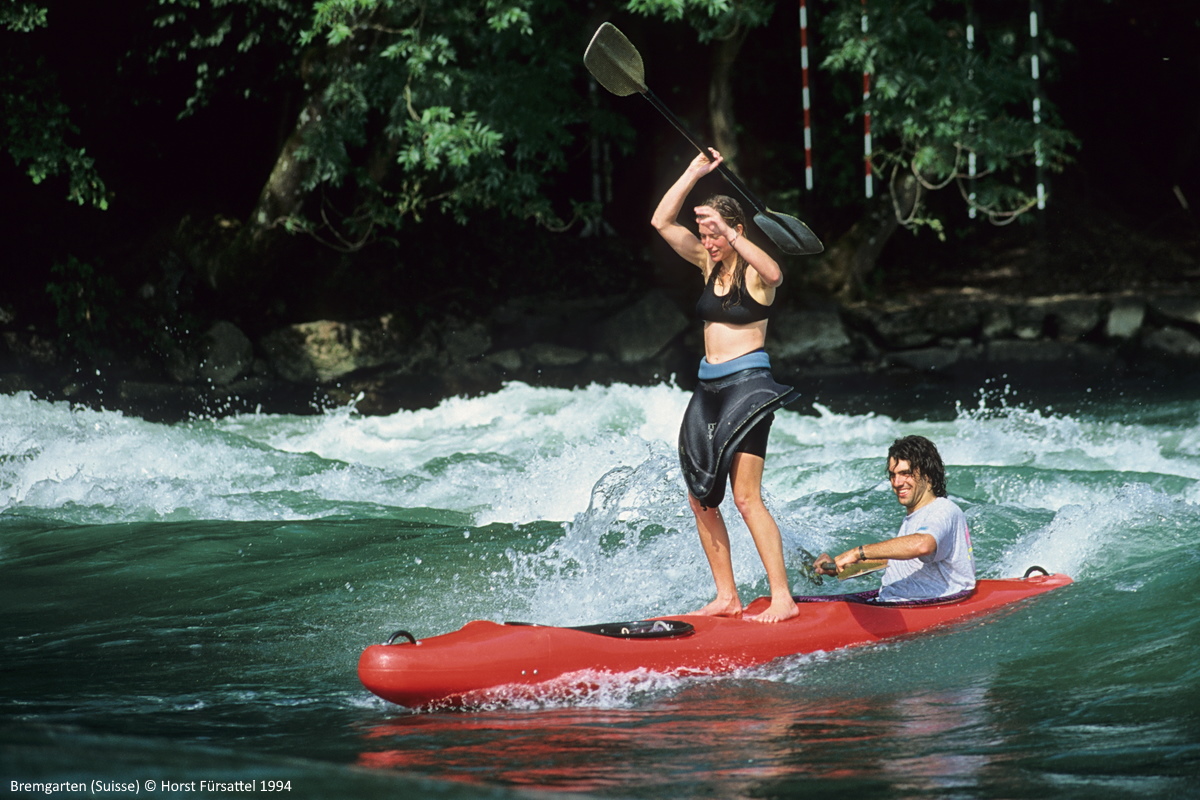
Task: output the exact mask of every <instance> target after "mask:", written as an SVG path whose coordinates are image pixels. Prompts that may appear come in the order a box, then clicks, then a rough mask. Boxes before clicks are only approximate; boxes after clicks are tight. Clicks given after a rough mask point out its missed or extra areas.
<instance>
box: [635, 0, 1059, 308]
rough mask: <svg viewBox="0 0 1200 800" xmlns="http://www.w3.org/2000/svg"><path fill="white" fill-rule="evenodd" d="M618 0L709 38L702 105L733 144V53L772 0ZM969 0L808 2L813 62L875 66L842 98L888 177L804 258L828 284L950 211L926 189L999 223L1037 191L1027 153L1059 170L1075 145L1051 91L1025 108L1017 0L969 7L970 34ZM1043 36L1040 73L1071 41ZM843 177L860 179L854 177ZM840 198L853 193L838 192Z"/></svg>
mask: <svg viewBox="0 0 1200 800" xmlns="http://www.w3.org/2000/svg"><path fill="white" fill-rule="evenodd" d="M625 5H626V8H627V9H629V10H631V11H635V12H638V13H642V14H648V15H654V16H658V17H661V18H662V19H665V20H678V19H686V20H687V21H688V22H689V23H690V24H691V25H692V26H693V28H694V29H695V31H696V34H697V37H698V40H699V41H700V42H701V43H713V45H714V47H715V48H716V49H715V51H714V69H713V75H712V81H711V88H710V92H709V106H710V116H711V119H712V127H713V132H714V138H715V139H716V142H717V144H718V146H719V147H720V148H721V150H722V153H723V154H725V155H727V156H728V155H731V154H736V152H737V147H736V144H737V143H736V139H735V138H734V131H735V130H736V125H735V122H734V114H733V107H732V99H731V98H732V92H731V90H730V89H729V86H730V80H729V75H730V73H731V72H732V67H731V64H732V61H733V60H734V59H736V58H739V52H740V50H741V46H742V43H743V42H744V40H745V37H746V34H747V32H748V31H750V30H751V29H753V28H755V27H759V26H762V25H764V24H766V23H767V22H768V20H769V18H770V17H771V15H772V11H773V10H774V5H773V4H771V3H764V2H759V0H741V1H740V2H739V1H738V0H627V2H626V3H625ZM971 6H972V3H971V2H970V0H867V3H866V4H865V5H864V3H863V2H862V0H814V2H811V3H810V4H809V8H810V19H812V20H814V21H817V22H818V25H819V31H820V33H821V34H822V35H821V45H822V48H823V50H824V51H825V52H826V54H827V55H826V56H825V57H824V59H823V60H822V61H821V63H820V65H819V69H820V70H821V71H823V72H824V73H825V74H826V75H827V76H836V75H839V74H845V75H847V76H849V77H850V78H851V80H848V81H845V85H846V86H847V87H849V86H854V85H856V84H857V81H856V80H854V79H856V78H858V76H861V75H862V74H863V73H864V72H865V73H870V75H871V81H872V87H871V92H870V96H869V99H867V100H865V101H864V100H862V99H861V98H860V97H857V96H851V95H850V92H849V91H847V92H846V93H845V94H844V96H842V97H840V98H839V99H840V101H841V102H842V103H843V104H844V106H845V107H846V108H847V113H846V118H847V120H848V122H849V123H850V124H851V125H854V126H855V127H856V128H857V126H858V125H859V124H861V122H860V121H861V119H862V117H863V114H864V113H870V114H871V120H872V137H873V146H874V149H873V152H872V153H871V163H872V165H873V167H874V171H875V173H876V174H877V175H880V176H882V180H883V189H884V191H883V192H881V196H880V197H879V199H878V200H876V201H875V202H874V203H869V204H868V205H867V206H866V207H865V208H864V209H863V216H862V218H861V220H860V221H859V222H858V223H857V224H856V225H854V226H853V227H852V228H851V229H850V230H849V231H848V232H847V234H846V235H845V236H843V237H841V238H840V239H839V240H838V241H836V242H832V243H827V245H829V246H828V248H827V251H826V253H825V254H824V255H823V256H822V257H820V258H819V259H816V260H815V261H814V262H812V263H811V266H812V269H811V270H809V272H810V274H811V275H812V276H814V282H816V283H817V284H819V285H820V286H822V287H823V288H825V289H826V290H828V291H831V292H833V293H838V294H852V293H854V292H856V291H858V289H859V288H860V287H861V284H862V282H863V279H864V278H865V277H866V275H867V274H869V273H870V272H871V271H872V270H873V269H874V266H875V263H876V261H877V259H878V257H879V255H880V252H881V251H882V249H883V247H884V245H885V244H886V243H887V241H888V240H889V238H890V237H891V235H892V234H893V233H894V232H895V231H896V230H897V229H898V228H899V227H901V226H904V227H908V228H913V229H916V228H921V227H928V228H931V229H933V230H934V231H936V232H937V233H938V234H939V235H942V234H943V231H944V228H945V224H946V221H945V218H944V214H945V212H944V211H939V210H937V209H934V208H932V207H931V206H930V204H929V203H928V202H927V198H928V195H929V193H930V192H933V191H936V190H937V189H940V188H947V187H956V188H957V189H958V191H959V193H960V195H961V197H962V200H963V201H964V202H965V203H966V204H968V205H969V206H971V207H973V208H974V209H976V211H977V212H979V213H981V214H983V215H984V216H986V217H987V218H989V219H991V220H992V221H993V222H996V223H998V224H1003V223H1006V222H1009V221H1012V220H1013V219H1015V218H1017V217H1018V216H1020V215H1021V214H1022V213H1024V212H1025V211H1028V210H1029V209H1030V208H1032V207H1033V206H1034V204H1035V203H1036V202H1037V200H1036V196H1035V194H1036V189H1035V187H1034V185H1033V184H1034V175H1035V173H1036V169H1037V167H1035V163H1036V164H1038V165H1040V167H1041V168H1042V169H1045V170H1049V171H1060V170H1061V169H1062V168H1063V166H1064V165H1065V164H1067V163H1068V162H1069V160H1070V151H1071V150H1072V149H1073V148H1074V147H1077V146H1078V141H1077V140H1076V139H1075V137H1074V136H1073V135H1072V134H1071V133H1070V132H1069V131H1067V130H1065V129H1064V128H1063V127H1062V124H1061V122H1060V121H1059V119H1058V116H1057V113H1056V111H1055V109H1054V107H1053V105H1052V104H1051V103H1050V102H1049V101H1048V100H1047V99H1046V98H1044V97H1039V98H1038V100H1039V102H1040V117H1041V119H1040V121H1039V122H1037V123H1035V122H1034V120H1033V118H1032V114H1031V111H1030V109H1031V107H1032V104H1033V101H1034V98H1035V91H1036V87H1035V84H1034V81H1033V80H1032V79H1031V77H1030V63H1029V60H1030V57H1031V53H1030V46H1029V41H1028V40H1029V37H1028V34H1027V33H1025V32H1024V31H1026V30H1027V26H1028V16H1027V13H1026V10H1025V9H1024V7H1016V6H1011V7H1010V4H1009V5H1006V4H992V6H991V7H989V9H988V12H989V13H988V14H987V15H985V16H983V17H982V18H981V19H979V21H978V22H979V24H978V25H977V31H978V33H977V35H976V40H975V42H974V43H973V46H972V45H969V44H968V41H967V36H966V31H965V28H966V21H967V16H968V14H969V13H972V8H971ZM864 13H866V15H867V19H868V26H867V32H866V33H864V32H863V15H864ZM789 14H790V10H789ZM1042 37H1043V38H1044V39H1045V40H1046V42H1045V46H1044V50H1043V52H1041V53H1040V54H1039V55H1040V57H1041V59H1040V66H1041V69H1042V71H1043V73H1046V72H1048V68H1052V67H1053V64H1054V61H1053V58H1052V57H1053V55H1054V52H1055V50H1057V49H1059V48H1064V47H1066V46H1067V45H1066V44H1065V43H1063V42H1059V41H1057V40H1055V39H1053V37H1050V36H1048V34H1047V32H1045V31H1043V32H1042ZM971 156H974V163H975V165H976V167H977V169H976V172H975V173H974V174H973V175H972V174H970V173H969V171H968V167H967V164H968V162H969V160H970V159H971ZM849 163H850V164H853V163H854V162H853V160H851V162H849ZM860 163H861V162H860ZM851 169H856V167H853V166H851ZM860 174H861V173H860ZM840 184H841V185H843V186H846V187H849V186H854V187H855V188H857V187H859V186H861V183H859V182H858V181H846V180H842V181H840ZM836 200H837V201H838V202H841V203H846V202H857V200H851V197H848V196H845V195H843V196H841V197H839V198H836Z"/></svg>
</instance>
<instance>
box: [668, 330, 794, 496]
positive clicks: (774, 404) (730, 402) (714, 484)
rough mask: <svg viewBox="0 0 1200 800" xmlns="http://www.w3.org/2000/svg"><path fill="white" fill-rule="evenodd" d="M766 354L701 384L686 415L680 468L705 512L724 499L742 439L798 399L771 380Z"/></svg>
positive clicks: (754, 354) (788, 390)
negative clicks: (759, 423) (732, 463)
mask: <svg viewBox="0 0 1200 800" xmlns="http://www.w3.org/2000/svg"><path fill="white" fill-rule="evenodd" d="M765 355H766V354H765V353H761V354H760V353H750V354H748V356H755V358H753V359H750V358H749V357H748V356H742V357H741V358H744V359H747V363H749V364H751V365H753V366H750V367H749V368H747V369H741V370H739V371H736V372H733V373H732V374H729V375H726V376H725V377H719V378H713V379H711V380H701V381H700V383H699V384H697V386H696V389H695V391H694V392H693V393H692V399H691V402H689V403H688V407H687V411H685V412H684V415H683V425H682V426H681V427H680V429H679V465H680V467H681V468H682V469H683V478H684V480H685V481H686V482H687V487H688V491H689V492H691V493H692V496H693V497H695V498H696V499H697V500H699V501H700V503H701V505H703V506H704V507H706V508H715V507H716V506H719V505H720V504H721V501H722V500H723V499H725V483H726V481H727V479H728V476H729V466H730V464H731V462H732V461H733V455H734V453H735V452H737V446H738V444H739V443H740V442H741V440H742V437H744V436H745V435H746V434H747V433H748V432H749V431H750V429H751V428H753V427H754V426H755V424H757V423H758V422H760V421H761V420H762V419H763V418H764V417H766V416H767V415H768V414H772V413H774V412H775V411H776V410H778V409H780V408H783V407H784V406H786V405H787V404H788V403H791V402H792V401H794V400H795V399H796V398H797V397H799V392H797V391H796V390H795V389H793V388H792V387H791V386H784V385H782V384H779V383H776V382H775V379H774V378H773V377H771V370H770V368H769V366H766V367H764V366H759V364H761V363H762V362H761V358H762V356H765ZM738 360H740V359H738ZM727 363H729V362H727ZM767 363H768V364H769V363H770V362H769V361H768V362H767Z"/></svg>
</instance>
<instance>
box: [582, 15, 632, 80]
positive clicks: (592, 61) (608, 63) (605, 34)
mask: <svg viewBox="0 0 1200 800" xmlns="http://www.w3.org/2000/svg"><path fill="white" fill-rule="evenodd" d="M583 64H584V66H586V67H587V68H588V72H590V73H592V75H594V76H595V78H596V80H598V81H600V85H601V86H603V87H604V88H605V89H608V90H609V91H610V92H612V93H613V94H615V95H619V96H620V97H625V96H626V95H631V94H635V93H637V92H645V91H646V68H645V66H644V65H643V64H642V54H641V53H639V52H638V51H637V48H636V47H634V46H633V42H631V41H629V40H628V39H627V38H625V34H623V33H621V32H620V31H619V30H617V28H616V26H615V25H613V24H612V23H611V22H606V23H604V24H603V25H601V26H600V27H599V28H597V29H596V33H595V34H593V36H592V41H591V42H589V43H588V46H587V50H585V51H584V53H583Z"/></svg>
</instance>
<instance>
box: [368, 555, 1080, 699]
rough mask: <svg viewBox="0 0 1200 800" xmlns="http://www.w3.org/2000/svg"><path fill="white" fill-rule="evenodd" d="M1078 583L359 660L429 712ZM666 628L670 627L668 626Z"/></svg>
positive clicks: (548, 633)
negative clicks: (517, 690)
mask: <svg viewBox="0 0 1200 800" xmlns="http://www.w3.org/2000/svg"><path fill="white" fill-rule="evenodd" d="M1070 583H1071V579H1070V578H1069V577H1067V576H1066V575H1034V576H1029V577H1025V578H1017V579H1008V580H980V581H978V583H977V585H976V589H975V591H974V593H972V594H971V595H970V596H969V597H967V598H965V599H961V600H957V601H954V602H949V603H942V604H934V605H915V606H898V605H884V604H871V603H862V602H852V601H851V600H849V599H847V600H840V599H834V598H830V597H822V598H820V600H821V602H812V603H802V604H801V607H800V615H799V616H797V617H794V618H792V619H790V620H787V621H785V622H779V623H773V624H765V623H759V622H753V621H750V620H746V619H741V618H731V617H706V616H695V615H679V616H673V617H671V618H670V619H669V620H667V622H669V623H670V624H671V625H672V626H673V628H674V629H676V630H678V631H679V632H678V633H666V634H663V633H660V634H658V635H644V636H640V635H637V634H636V633H635V634H633V635H621V634H620V632H619V630H616V631H608V632H605V631H604V630H602V629H611V628H619V626H621V625H622V624H623V625H626V626H643V625H647V624H648V623H653V622H654V621H655V620H647V621H643V622H638V623H613V624H610V625H606V626H591V628H590V629H577V628H560V627H551V626H540V625H527V624H514V623H506V624H500V623H496V622H488V621H484V620H476V621H474V622H469V623H467V624H466V625H464V626H463V627H462V628H460V629H459V630H457V631H453V632H450V633H445V634H442V635H439V636H433V637H430V638H428V639H420V640H417V639H413V638H412V637H408V640H407V641H402V642H399V643H394V644H393V643H389V644H377V645H372V646H370V647H368V648H366V650H364V651H363V653H362V656H361V657H360V658H359V663H358V675H359V679H360V680H361V681H362V683H363V685H364V686H365V687H366V688H367V689H369V690H370V691H371V692H373V693H374V694H376V695H378V696H379V697H382V698H383V699H385V700H388V701H390V702H393V703H397V704H399V705H404V706H410V707H421V706H426V705H430V704H434V703H436V704H439V705H442V704H445V705H461V704H464V703H471V702H473V701H475V700H486V699H488V698H489V697H495V696H496V692H495V690H496V689H498V688H499V687H529V686H536V685H538V684H542V683H548V682H550V681H555V680H557V679H560V678H562V677H563V676H567V675H571V674H572V673H614V674H619V673H625V672H632V671H635V670H645V671H649V672H659V673H667V674H674V675H689V674H693V675H694V674H716V673H722V672H729V671H732V670H736V669H740V668H744V667H751V666H756V665H759V664H765V663H766V662H768V661H772V660H774V659H776V658H780V657H782V656H788V655H796V654H803V653H813V652H818V651H827V650H837V649H840V648H844V647H851V646H854V645H861V644H868V643H871V642H876V641H880V640H882V639H889V638H892V637H896V636H902V635H905V634H910V633H916V632H918V631H922V630H926V629H928V628H932V627H936V626H938V625H942V624H945V623H949V622H954V621H957V620H961V619H966V618H969V617H973V616H975V615H978V614H982V613H986V612H988V611H991V610H993V609H997V608H1001V607H1003V606H1006V605H1010V604H1012V603H1015V602H1018V601H1021V600H1024V599H1026V598H1029V597H1033V596H1036V595H1039V594H1042V593H1044V592H1048V591H1051V590H1053V589H1057V588H1059V587H1062V586H1066V585H1068V584H1070ZM798 599H802V598H798ZM768 604H769V599H768V598H765V597H760V598H758V599H757V600H755V601H754V602H753V603H751V604H750V605H749V606H748V607H747V608H746V612H745V613H746V614H748V615H749V614H754V613H756V612H757V611H759V610H761V609H763V608H765V607H766V606H767V605H768ZM656 619H665V618H656ZM650 629H651V628H650V627H648V628H646V630H650ZM657 630H659V631H662V630H663V626H662V625H659V626H658V627H657ZM626 633H627V634H628V631H627V632H626ZM395 638H396V637H395V636H394V637H393V639H395Z"/></svg>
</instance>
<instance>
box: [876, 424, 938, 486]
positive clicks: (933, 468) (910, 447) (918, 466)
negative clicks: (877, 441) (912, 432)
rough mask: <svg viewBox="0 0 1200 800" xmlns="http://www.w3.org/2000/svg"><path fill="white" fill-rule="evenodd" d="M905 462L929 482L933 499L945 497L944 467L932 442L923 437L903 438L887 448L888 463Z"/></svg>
mask: <svg viewBox="0 0 1200 800" xmlns="http://www.w3.org/2000/svg"><path fill="white" fill-rule="evenodd" d="M892 461H907V462H908V466H909V467H910V468H911V469H912V470H913V471H914V472H917V473H920V475H921V476H922V477H923V478H925V480H927V481H929V488H930V490H931V491H932V492H933V496H934V497H945V496H946V465H945V464H943V463H942V455H941V453H939V452H938V449H937V448H936V447H934V445H933V442H931V441H929V440H928V439H926V438H925V437H924V436H903V437H901V438H899V439H897V440H896V441H894V442H892V446H891V447H889V448H888V462H889V463H891V462H892Z"/></svg>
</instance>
